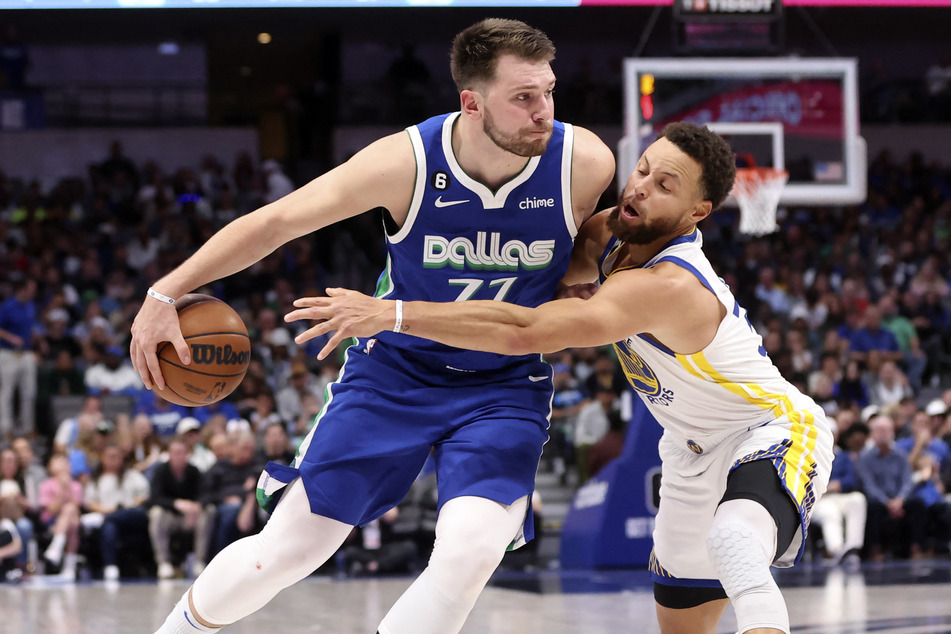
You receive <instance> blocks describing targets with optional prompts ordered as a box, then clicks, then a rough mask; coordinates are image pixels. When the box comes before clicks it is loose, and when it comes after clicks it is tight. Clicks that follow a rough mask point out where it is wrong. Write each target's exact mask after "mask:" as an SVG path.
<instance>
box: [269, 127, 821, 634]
mask: <svg viewBox="0 0 951 634" xmlns="http://www.w3.org/2000/svg"><path fill="white" fill-rule="evenodd" d="M734 166H735V163H734V155H733V153H732V152H731V150H730V148H729V146H728V144H727V143H726V142H725V141H724V140H723V139H722V138H721V137H719V136H718V135H716V134H714V133H713V132H711V131H709V130H708V129H706V128H701V127H698V126H695V125H693V124H687V123H675V124H671V125H669V126H667V127H666V128H665V129H664V131H663V133H662V135H661V137H660V138H659V139H658V140H657V141H655V142H654V143H653V144H652V145H650V146H649V147H648V148H647V149H646V150H645V152H644V154H643V155H642V156H641V157H640V159H639V161H638V163H637V167H636V169H635V171H634V173H632V174H631V176H630V178H629V179H628V181H627V184H626V186H625V188H624V191H623V193H622V195H621V199H620V202H619V203H618V205H617V207H615V208H613V209H610V210H605V211H604V212H601V213H600V214H597V215H596V216H595V217H593V218H592V220H591V221H589V222H588V223H586V224H585V226H584V227H582V231H581V233H580V234H579V236H578V239H577V240H576V242H575V253H574V259H573V262H572V268H571V271H570V273H569V274H568V275H567V276H566V279H565V281H566V282H567V283H570V284H577V283H579V282H591V281H594V280H596V279H597V280H599V281H600V287H599V288H597V291H596V292H595V293H594V294H593V295H592V296H590V298H589V299H582V298H581V297H571V298H565V299H558V300H554V301H551V302H548V303H546V304H543V305H541V306H539V307H537V308H525V307H521V306H513V305H511V304H506V303H502V302H491V301H467V302H456V303H452V304H444V303H435V302H406V303H401V302H397V301H392V300H386V299H379V298H369V297H366V296H364V295H362V294H360V293H355V292H353V291H347V290H343V289H329V290H328V295H329V297H325V298H304V299H299V300H297V302H296V305H297V306H298V307H299V309H298V310H295V311H293V312H291V313H290V314H288V315H287V317H286V319H287V320H289V321H293V320H296V319H318V320H321V319H322V320H326V321H323V322H321V323H318V324H317V325H315V326H313V327H312V328H311V329H310V330H309V331H307V332H305V333H303V334H302V335H300V337H299V339H300V340H301V341H304V340H306V339H308V338H310V337H312V336H316V335H318V334H323V333H326V332H331V331H335V333H334V335H333V337H332V338H331V342H330V344H328V348H327V349H325V351H324V352H322V353H321V354H326V351H327V350H329V349H331V348H332V346H333V345H335V344H336V342H337V341H339V340H341V339H342V338H344V337H349V336H360V335H371V334H373V333H375V332H377V331H380V330H388V329H392V328H393V327H394V322H397V323H399V329H400V330H401V331H402V332H403V333H405V334H406V335H407V336H409V335H415V336H417V337H425V338H429V339H433V340H435V341H439V342H442V343H446V344H449V345H453V346H460V347H469V348H473V349H476V350H485V351H494V352H500V353H507V354H523V353H527V352H541V353H545V352H555V351H558V350H562V349H564V348H574V347H587V346H599V345H604V344H608V343H613V344H614V346H615V348H616V350H617V353H618V357H619V359H620V361H621V364H622V366H623V368H624V370H625V373H626V375H627V378H628V380H629V382H630V384H631V386H632V387H633V388H634V389H635V390H636V391H637V392H638V394H639V395H640V396H641V397H642V399H643V401H644V402H645V403H646V405H647V406H648V408H649V409H650V411H651V413H652V414H653V415H654V417H655V418H656V419H657V420H658V422H660V424H661V425H662V426H663V427H664V434H663V437H662V439H661V441H660V455H661V458H662V460H663V477H662V481H661V489H660V499H661V503H660V510H659V512H658V515H657V518H656V525H655V530H654V553H653V556H652V561H651V572H652V575H653V578H654V582H655V585H654V596H655V600H656V604H657V616H658V619H659V621H660V625H661V631H662V632H664V633H665V634H688V633H689V634H701V633H712V632H715V631H716V626H717V623H718V622H719V620H720V617H721V615H722V614H723V611H724V609H725V607H726V604H727V599H728V598H729V600H731V601H732V602H733V607H734V610H735V612H736V618H737V623H738V626H739V627H738V630H739V631H740V632H756V633H765V632H786V633H788V632H789V617H788V614H787V611H786V606H785V602H784V600H783V597H782V594H781V593H780V591H779V588H778V587H777V585H776V583H775V581H774V580H773V577H772V576H771V574H770V570H769V568H770V566H771V565H775V566H780V567H785V566H791V565H792V564H793V563H794V562H795V561H796V560H797V559H798V558H799V556H800V555H801V552H802V546H803V543H804V538H805V534H806V528H807V526H808V522H809V516H810V512H811V509H812V506H813V504H814V503H815V501H816V499H817V498H818V497H819V496H820V495H821V494H822V493H823V492H824V491H825V488H826V485H827V483H828V479H829V472H830V469H831V463H832V433H831V431H830V426H829V424H828V422H827V420H826V418H825V416H824V415H823V411H822V409H821V408H820V407H819V406H818V405H817V404H816V403H815V402H813V401H812V399H810V398H809V397H807V396H805V395H803V394H802V393H800V392H799V391H798V390H797V389H796V388H795V387H794V386H793V385H792V384H790V383H789V382H787V381H786V380H785V379H783V378H782V377H781V376H780V374H779V372H778V371H777V370H776V368H775V366H773V364H772V363H771V362H770V360H769V358H768V357H767V356H766V351H765V350H764V349H763V347H762V340H761V338H760V336H759V335H758V334H757V333H756V332H755V331H754V330H753V328H752V327H751V326H750V323H749V321H748V320H747V318H746V312H745V311H744V310H743V308H741V307H740V306H739V305H738V304H737V303H736V300H735V299H734V298H733V295H732V294H731V292H730V290H729V288H727V286H726V284H724V283H723V281H722V280H720V279H719V278H718V277H717V275H716V273H715V272H714V270H713V268H712V267H711V265H710V263H709V261H708V260H707V258H706V257H705V256H704V254H703V251H702V249H701V245H702V240H701V235H700V232H699V230H698V229H697V223H698V222H700V221H701V220H703V219H704V218H706V217H707V216H708V215H709V214H710V213H711V211H712V210H713V209H715V208H716V207H717V206H718V205H720V203H722V201H723V200H724V199H725V198H726V196H727V194H728V193H729V191H730V189H731V187H732V184H733V179H734V176H735V167H734Z"/></svg>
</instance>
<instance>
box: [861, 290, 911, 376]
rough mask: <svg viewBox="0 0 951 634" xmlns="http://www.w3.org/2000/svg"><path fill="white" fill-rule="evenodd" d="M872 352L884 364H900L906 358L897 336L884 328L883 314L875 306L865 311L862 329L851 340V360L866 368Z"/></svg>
mask: <svg viewBox="0 0 951 634" xmlns="http://www.w3.org/2000/svg"><path fill="white" fill-rule="evenodd" d="M872 351H875V352H877V353H878V356H879V358H880V359H881V361H882V362H885V361H893V362H895V363H900V362H901V361H902V358H903V357H904V355H903V354H902V351H901V348H900V347H899V346H898V340H897V339H896V338H895V335H894V334H892V332H891V331H890V330H886V329H885V328H882V314H881V311H880V310H879V308H878V306H876V305H874V304H873V305H870V306H869V307H868V308H866V309H865V314H864V316H863V325H862V327H861V328H859V329H858V330H856V331H855V332H854V333H852V336H851V337H850V338H849V358H850V359H852V360H854V361H858V362H859V364H860V366H861V367H862V368H864V367H865V366H867V365H868V363H869V353H870V352H872Z"/></svg>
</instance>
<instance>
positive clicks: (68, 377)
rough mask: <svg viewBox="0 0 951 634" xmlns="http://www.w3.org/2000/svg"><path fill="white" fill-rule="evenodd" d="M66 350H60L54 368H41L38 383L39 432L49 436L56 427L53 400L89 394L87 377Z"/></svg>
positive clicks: (75, 357) (74, 357)
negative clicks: (53, 427) (54, 426)
mask: <svg viewBox="0 0 951 634" xmlns="http://www.w3.org/2000/svg"><path fill="white" fill-rule="evenodd" d="M78 358H80V357H78V356H73V355H71V354H70V353H69V352H67V351H66V350H60V351H59V354H58V355H57V357H56V360H55V361H54V362H53V365H52V366H46V367H41V368H40V372H39V379H38V381H37V392H36V394H37V405H38V407H37V414H36V417H37V431H39V432H41V433H43V434H45V435H46V434H49V432H50V429H51V428H52V426H53V425H54V421H53V420H52V418H53V399H54V398H56V397H57V396H83V395H85V394H87V393H88V392H87V390H86V377H85V375H84V373H83V371H82V370H80V369H79V368H78V367H77V366H76V359H78Z"/></svg>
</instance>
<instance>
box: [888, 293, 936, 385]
mask: <svg viewBox="0 0 951 634" xmlns="http://www.w3.org/2000/svg"><path fill="white" fill-rule="evenodd" d="M878 309H879V311H881V314H882V328H884V329H886V330H888V331H889V332H891V333H892V334H893V335H895V340H896V341H898V348H899V349H900V350H901V353H902V361H901V367H902V369H903V370H904V371H905V374H906V375H908V382H909V383H910V384H911V387H912V389H913V390H914V391H915V392H917V391H918V390H919V389H921V377H922V376H923V375H924V372H925V368H927V366H928V357H927V355H926V354H925V351H924V350H922V348H921V340H920V339H919V337H918V331H917V330H916V329H915V325H914V324H913V323H912V321H911V320H910V319H908V317H906V316H904V315H902V314H901V313H900V312H899V310H898V303H897V302H896V301H895V297H894V296H893V295H891V294H889V293H886V294H885V295H883V296H882V298H881V299H879V300H878Z"/></svg>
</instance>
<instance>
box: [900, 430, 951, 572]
mask: <svg viewBox="0 0 951 634" xmlns="http://www.w3.org/2000/svg"><path fill="white" fill-rule="evenodd" d="M907 440H913V441H914V443H913V445H912V446H911V448H910V449H909V450H908V451H907V455H908V463H909V465H910V466H911V470H912V480H913V481H914V483H915V485H914V488H913V489H912V492H911V494H910V495H911V497H912V498H914V499H916V500H919V501H920V502H921V504H922V505H923V506H924V508H925V518H924V520H923V521H922V522H921V523H920V524H917V525H912V526H911V556H912V558H916V559H917V558H919V557H921V556H923V555H929V556H930V555H933V554H934V553H935V552H938V553H941V554H946V553H947V552H948V540H949V538H951V504H949V503H948V502H946V501H945V499H944V492H945V483H944V482H943V481H942V477H941V472H942V463H943V464H944V467H945V469H944V470H945V472H947V466H948V464H949V463H951V449H949V448H948V445H947V444H946V443H945V442H944V440H942V439H941V438H935V437H934V436H933V434H932V428H931V421H930V420H929V419H928V416H927V414H924V416H922V417H920V418H919V417H917V416H916V420H915V423H914V437H913V438H909V439H907ZM896 447H897V443H896Z"/></svg>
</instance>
